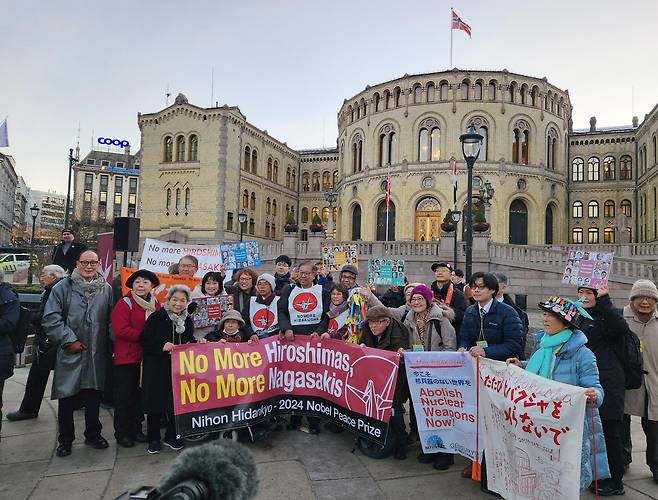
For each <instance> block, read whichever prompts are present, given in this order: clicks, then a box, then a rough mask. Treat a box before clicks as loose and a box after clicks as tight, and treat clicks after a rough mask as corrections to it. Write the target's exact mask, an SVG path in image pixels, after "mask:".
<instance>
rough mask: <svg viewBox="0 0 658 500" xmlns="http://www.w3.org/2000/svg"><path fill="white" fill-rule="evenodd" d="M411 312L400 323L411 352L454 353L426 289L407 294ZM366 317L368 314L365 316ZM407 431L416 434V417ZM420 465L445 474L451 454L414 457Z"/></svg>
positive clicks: (448, 328)
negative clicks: (409, 297)
mask: <svg viewBox="0 0 658 500" xmlns="http://www.w3.org/2000/svg"><path fill="white" fill-rule="evenodd" d="M410 305H411V310H410V311H409V313H408V314H407V316H406V318H405V319H404V326H405V327H406V328H407V329H408V330H409V342H410V344H411V348H412V349H413V350H414V351H456V350H457V336H456V335H455V329H454V328H453V326H452V325H451V324H450V321H449V320H448V318H447V317H445V316H444V315H443V310H442V309H441V308H440V307H439V306H438V305H437V304H435V303H434V294H433V293H432V290H430V288H429V287H428V286H427V285H417V286H415V287H414V288H413V290H412V291H411V300H410ZM368 314H370V313H368ZM410 421H411V428H412V430H413V431H416V432H417V429H418V425H417V423H416V414H415V412H413V411H412V412H411V415H410ZM418 461H419V462H421V463H433V464H434V468H435V469H436V470H447V469H449V468H450V466H451V465H453V464H454V463H455V456H454V455H453V454H452V453H441V452H438V453H433V454H425V453H422V452H421V454H420V455H418Z"/></svg>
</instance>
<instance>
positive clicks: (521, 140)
mask: <svg viewBox="0 0 658 500" xmlns="http://www.w3.org/2000/svg"><path fill="white" fill-rule="evenodd" d="M513 140H514V142H513V143H512V162H513V163H518V164H520V165H527V164H528V158H529V156H530V145H529V144H530V126H529V125H528V124H527V123H526V122H525V121H523V120H519V121H518V122H517V123H516V125H515V127H514V130H513Z"/></svg>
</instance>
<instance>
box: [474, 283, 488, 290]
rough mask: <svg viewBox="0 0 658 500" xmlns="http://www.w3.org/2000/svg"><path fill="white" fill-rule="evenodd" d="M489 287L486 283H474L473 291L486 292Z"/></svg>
mask: <svg viewBox="0 0 658 500" xmlns="http://www.w3.org/2000/svg"><path fill="white" fill-rule="evenodd" d="M485 288H487V286H486V285H485V284H484V283H473V284H472V285H471V290H484V289H485Z"/></svg>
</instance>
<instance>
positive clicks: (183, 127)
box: [138, 70, 658, 245]
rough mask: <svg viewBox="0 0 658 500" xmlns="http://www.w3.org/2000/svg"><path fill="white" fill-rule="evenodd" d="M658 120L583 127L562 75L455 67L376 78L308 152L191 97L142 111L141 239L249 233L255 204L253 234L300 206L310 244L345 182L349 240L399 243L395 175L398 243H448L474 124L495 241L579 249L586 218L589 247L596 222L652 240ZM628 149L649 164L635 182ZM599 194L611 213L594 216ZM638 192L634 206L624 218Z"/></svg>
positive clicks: (273, 233) (266, 233) (341, 232)
mask: <svg viewBox="0 0 658 500" xmlns="http://www.w3.org/2000/svg"><path fill="white" fill-rule="evenodd" d="M657 115H658V112H656V110H655V109H654V111H652V113H650V114H649V115H647V117H646V118H645V120H644V121H643V123H642V124H640V125H637V124H635V126H631V127H627V128H621V129H602V130H597V129H596V128H595V127H594V128H593V129H592V130H591V131H590V130H587V131H575V132H574V131H572V129H571V127H572V119H571V116H572V103H571V101H570V98H569V93H568V91H565V90H561V89H559V88H557V87H555V86H554V85H552V84H550V83H549V82H548V81H547V79H546V78H535V77H530V76H525V75H520V74H514V73H510V72H508V71H506V70H503V71H463V70H453V71H447V72H442V73H430V74H421V75H404V76H403V77H402V78H399V79H395V80H392V81H389V82H385V83H380V84H376V85H374V86H367V87H366V88H365V89H364V90H363V91H362V92H359V93H358V94H356V95H355V96H353V97H350V98H349V99H346V100H345V101H344V103H343V105H342V106H341V108H340V110H339V111H338V115H337V125H338V136H337V141H336V147H334V148H324V149H315V150H301V151H295V150H293V149H291V148H289V147H288V146H287V145H286V143H285V142H281V141H279V140H277V139H275V138H273V137H271V136H270V135H269V134H268V133H267V131H265V130H260V129H258V128H257V127H255V126H254V125H252V124H251V123H249V122H248V121H247V119H246V117H245V116H244V115H243V114H242V113H241V112H240V110H239V108H237V107H229V106H223V107H216V108H210V109H204V108H200V107H197V106H194V105H192V104H190V103H189V102H188V101H187V99H186V98H185V96H183V95H182V94H180V95H179V96H178V97H177V99H176V101H175V102H174V104H173V105H171V106H169V107H167V108H165V109H163V110H161V111H159V112H156V113H150V114H139V116H138V124H139V126H140V130H141V134H142V144H141V147H142V154H143V159H142V161H143V166H142V176H141V177H142V179H141V183H142V184H141V190H142V197H143V200H144V201H143V203H142V205H141V219H142V220H141V236H142V237H152V238H160V239H171V240H174V241H189V242H199V243H213V242H217V241H222V240H236V239H239V237H240V225H239V223H238V214H239V212H240V211H241V210H244V211H245V213H246V215H247V222H246V224H245V225H244V228H243V229H244V234H245V236H246V237H249V238H257V239H259V240H261V241H264V242H266V241H276V240H281V238H282V230H283V225H284V223H285V219H286V216H287V214H288V213H293V214H294V216H295V219H296V221H297V223H298V224H299V230H300V233H299V237H300V239H306V238H307V237H308V226H309V224H310V222H311V221H312V218H313V215H314V213H317V214H318V215H320V216H321V217H322V219H323V222H324V223H325V230H326V228H327V225H328V224H327V222H328V218H329V216H330V214H329V209H328V204H327V202H326V201H325V199H324V192H325V191H326V190H327V189H328V188H329V187H335V188H336V189H337V190H338V192H339V196H338V201H337V204H336V206H335V220H336V225H335V237H336V238H337V239H340V240H363V241H373V240H383V239H384V238H385V236H386V210H385V208H384V206H385V198H386V183H385V181H386V179H387V178H388V177H389V176H390V179H391V189H390V200H391V207H390V211H389V218H388V219H389V228H388V233H389V234H388V237H389V239H390V240H396V241H405V240H406V241H413V240H416V241H431V240H437V239H439V238H440V235H441V233H440V229H439V226H440V223H441V221H442V219H443V217H444V216H445V215H446V212H447V210H448V209H450V208H453V186H452V183H451V176H450V174H451V170H452V163H453V162H456V168H457V171H458V175H457V179H458V181H457V192H456V207H457V209H458V210H462V211H463V208H464V205H465V203H466V198H467V193H466V187H467V182H466V178H467V176H466V165H465V163H464V160H463V155H462V152H461V145H460V142H459V136H460V134H462V133H464V132H465V130H466V129H467V128H468V126H469V125H471V124H473V125H474V126H475V127H476V130H477V131H478V132H479V133H481V134H482V135H483V136H485V141H484V147H483V149H482V151H481V154H480V157H479V158H478V160H477V162H476V164H475V167H474V195H475V199H474V203H475V204H476V205H477V206H479V207H480V206H481V207H482V208H483V209H484V211H485V214H486V218H487V220H488V222H490V223H491V228H492V229H491V239H492V241H494V242H498V243H513V244H530V245H544V244H569V243H571V242H572V240H573V237H574V236H573V235H574V229H575V228H582V229H583V242H584V243H587V241H588V235H589V228H590V227H591V228H594V227H596V228H597V229H598V230H599V241H600V242H601V243H603V242H604V241H606V240H609V239H610V230H608V231H605V229H606V228H609V227H610V225H611V224H612V226H613V227H614V226H615V225H618V226H619V227H622V228H623V230H624V234H627V235H629V236H630V238H631V241H636V237H637V235H638V232H637V230H635V229H633V228H634V225H635V224H636V218H635V215H636V212H637V210H636V207H637V206H638V202H637V200H635V199H633V196H634V194H633V190H634V189H635V188H636V186H638V187H639V188H640V190H641V192H642V193H645V195H646V196H647V201H646V202H645V204H644V207H647V206H648V207H649V208H650V207H651V206H653V205H651V203H656V202H655V199H656V198H655V195H654V194H653V191H652V189H653V186H654V185H655V186H658V179H655V180H654V179H653V177H652V169H651V168H650V167H649V166H647V168H646V173H644V174H640V176H638V175H637V173H636V172H635V169H636V167H637V164H638V161H637V155H638V153H637V151H635V149H636V148H635V144H636V140H641V141H642V143H643V144H646V149H647V153H646V154H645V155H644V158H645V161H648V164H655V162H656V154H655V152H654V151H655V147H656V146H655V131H656V128H658V125H657V124H656V116H657ZM652 134H653V135H652ZM613 139H614V140H613ZM617 139H619V140H617ZM608 140H610V141H609V142H606V141H608ZM652 141H653V142H652ZM610 155H613V156H614V158H615V165H616V167H615V168H616V177H615V180H614V181H613V180H612V179H610V180H603V168H604V167H603V160H604V158H606V157H608V156H610ZM625 155H628V156H629V157H630V164H631V168H632V169H633V170H632V174H631V175H630V178H629V179H627V180H623V181H620V173H619V171H620V161H621V158H622V157H624V156H625ZM593 156H596V157H598V158H599V162H600V169H601V170H600V174H599V178H600V179H601V180H599V181H594V180H591V181H589V180H587V179H588V177H587V168H588V161H589V159H590V157H593ZM577 158H582V160H583V162H584V179H583V180H582V181H580V180H573V179H572V173H573V162H574V160H575V159H577ZM608 166H609V163H608ZM594 182H596V184H593V183H594ZM638 182H639V185H638ZM487 183H488V184H489V185H490V186H491V187H492V188H493V189H494V192H495V194H494V196H493V198H492V199H491V200H487V199H486V197H485V199H484V200H480V198H479V193H480V188H481V187H484V185H485V184H487ZM652 196H653V197H652ZM594 199H596V200H598V202H599V215H598V216H596V217H595V216H594V213H593V216H592V217H588V212H587V210H588V203H589V201H591V200H594ZM626 199H629V200H630V201H631V208H630V212H629V213H630V214H631V216H630V218H629V219H626V218H623V219H622V218H621V217H619V218H618V220H616V219H615V217H616V215H617V214H618V213H619V211H620V210H621V206H622V202H624V200H626ZM606 200H608V201H614V203H615V206H614V210H612V209H611V208H610V205H608V209H606V210H607V211H606V214H613V215H610V216H605V217H604V204H605V201H606ZM487 201H488V203H487ZM574 201H582V202H583V213H584V216H583V217H576V218H574V217H573V213H574V212H573V206H572V205H573V202H574ZM647 204H648V205H647ZM624 207H626V205H624ZM624 210H626V208H624ZM649 213H655V212H649ZM653 218H654V216H651V219H652V220H651V221H649V216H648V215H647V216H646V217H645V219H647V221H646V222H645V223H644V225H646V226H647V229H646V231H645V232H644V233H642V234H643V235H644V238H645V240H646V239H647V237H649V236H650V237H651V238H656V234H657V232H658V231H657V230H656V229H654V222H653ZM611 221H612V222H611ZM462 226H463V217H462V223H461V224H460V226H459V228H460V230H461V228H462ZM626 227H631V228H632V229H631V231H630V233H628V232H627V231H626V229H625V228H626ZM604 233H605V234H606V235H607V236H606V240H604ZM615 241H620V237H619V236H617V237H616V239H615Z"/></svg>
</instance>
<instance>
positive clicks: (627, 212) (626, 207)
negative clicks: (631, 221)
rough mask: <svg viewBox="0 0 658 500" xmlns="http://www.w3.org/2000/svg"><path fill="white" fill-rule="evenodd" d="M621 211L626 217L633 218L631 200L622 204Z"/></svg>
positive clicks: (623, 201)
mask: <svg viewBox="0 0 658 500" xmlns="http://www.w3.org/2000/svg"><path fill="white" fill-rule="evenodd" d="M619 210H620V211H621V213H622V214H624V215H625V216H626V217H631V216H632V210H631V200H622V202H621V203H620V204H619Z"/></svg>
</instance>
